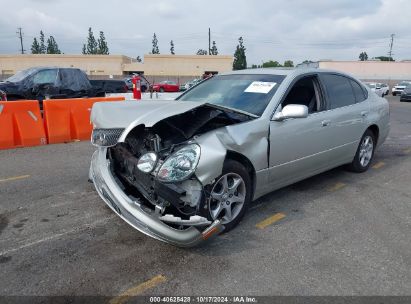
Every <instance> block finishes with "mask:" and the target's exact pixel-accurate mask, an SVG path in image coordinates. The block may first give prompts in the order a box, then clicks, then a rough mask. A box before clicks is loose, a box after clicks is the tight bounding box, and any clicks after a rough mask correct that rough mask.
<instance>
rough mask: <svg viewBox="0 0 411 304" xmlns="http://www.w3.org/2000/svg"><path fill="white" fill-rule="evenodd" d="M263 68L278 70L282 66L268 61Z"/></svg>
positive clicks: (276, 62)
mask: <svg viewBox="0 0 411 304" xmlns="http://www.w3.org/2000/svg"><path fill="white" fill-rule="evenodd" d="M262 67H263V68H278V67H281V64H280V63H279V62H278V61H273V60H270V61H267V62H263V66H262Z"/></svg>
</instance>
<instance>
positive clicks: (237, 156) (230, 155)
mask: <svg viewBox="0 0 411 304" xmlns="http://www.w3.org/2000/svg"><path fill="white" fill-rule="evenodd" d="M229 159H230V160H234V161H237V162H239V163H240V164H242V165H243V166H244V167H245V168H246V170H247V172H248V174H249V176H250V179H251V184H252V189H251V190H252V193H251V197H254V192H255V187H256V173H255V169H254V166H253V164H252V163H251V161H250V160H249V159H248V158H247V157H246V156H244V155H243V154H241V153H238V152H235V151H232V150H228V151H227V155H226V158H225V160H224V162H226V161H227V160H229Z"/></svg>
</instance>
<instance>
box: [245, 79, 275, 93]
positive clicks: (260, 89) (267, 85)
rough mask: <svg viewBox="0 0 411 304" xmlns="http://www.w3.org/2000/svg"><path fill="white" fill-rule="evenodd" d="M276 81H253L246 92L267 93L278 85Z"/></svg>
mask: <svg viewBox="0 0 411 304" xmlns="http://www.w3.org/2000/svg"><path fill="white" fill-rule="evenodd" d="M276 84H277V83H276V82H262V81H254V82H253V83H251V84H250V85H249V86H248V88H247V89H245V91H244V92H246V93H260V94H267V93H268V92H270V91H271V90H272V88H274V87H275V86H276Z"/></svg>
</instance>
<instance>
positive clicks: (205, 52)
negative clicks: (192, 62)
mask: <svg viewBox="0 0 411 304" xmlns="http://www.w3.org/2000/svg"><path fill="white" fill-rule="evenodd" d="M207 54H208V53H207V51H206V50H203V49H199V50H198V51H197V55H207Z"/></svg>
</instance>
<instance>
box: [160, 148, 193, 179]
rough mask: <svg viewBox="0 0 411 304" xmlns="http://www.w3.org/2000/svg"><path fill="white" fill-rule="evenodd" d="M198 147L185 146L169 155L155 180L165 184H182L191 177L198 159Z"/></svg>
mask: <svg viewBox="0 0 411 304" xmlns="http://www.w3.org/2000/svg"><path fill="white" fill-rule="evenodd" d="M200 152H201V149H200V146H199V145H197V144H191V145H187V146H185V147H183V148H181V149H180V150H178V151H177V152H175V153H173V154H172V155H170V156H169V157H168V158H167V159H166V160H165V162H164V163H163V164H162V165H161V167H160V169H159V170H158V173H157V179H158V180H159V181H161V182H165V183H177V182H182V181H184V180H186V179H188V178H190V177H191V175H193V173H194V172H195V170H196V168H197V165H198V161H199V159H200Z"/></svg>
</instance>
